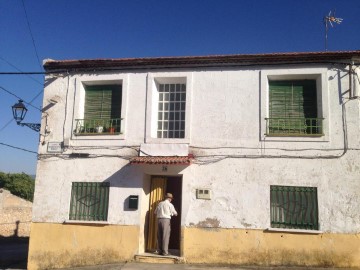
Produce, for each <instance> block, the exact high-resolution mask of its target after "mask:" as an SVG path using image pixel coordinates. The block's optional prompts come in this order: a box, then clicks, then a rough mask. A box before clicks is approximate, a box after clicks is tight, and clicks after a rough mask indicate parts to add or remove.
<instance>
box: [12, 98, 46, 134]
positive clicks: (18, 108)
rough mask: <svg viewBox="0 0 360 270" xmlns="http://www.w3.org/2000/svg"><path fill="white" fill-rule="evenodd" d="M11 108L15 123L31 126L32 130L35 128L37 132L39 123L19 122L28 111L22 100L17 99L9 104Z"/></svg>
mask: <svg viewBox="0 0 360 270" xmlns="http://www.w3.org/2000/svg"><path fill="white" fill-rule="evenodd" d="M11 108H12V112H13V116H14V119H15V121H16V123H17V124H18V125H20V126H22V127H23V126H26V127H29V128H31V129H32V130H35V131H37V132H39V131H40V126H41V125H40V124H36V123H21V121H22V120H24V118H25V115H26V113H27V111H28V109H27V108H26V107H25V105H24V103H23V100H21V99H19V102H18V103H16V104H15V105H13V106H11Z"/></svg>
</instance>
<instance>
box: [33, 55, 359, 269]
mask: <svg viewBox="0 0 360 270" xmlns="http://www.w3.org/2000/svg"><path fill="white" fill-rule="evenodd" d="M359 64H360V51H349V52H312V53H310V52H308V53H278V54H253V55H223V56H199V57H164V58H134V59H97V60H61V61H57V60H46V61H45V62H44V68H45V70H46V72H47V75H46V79H45V89H44V100H43V118H42V129H41V136H40V143H39V153H38V154H39V158H38V164H37V172H36V176H37V178H36V188H35V198H34V205H33V219H32V225H31V235H30V250H29V261H28V267H29V269H45V268H61V267H69V266H78V265H96V264H104V263H114V262H121V261H127V260H132V259H133V258H134V256H135V255H139V254H147V253H151V252H152V251H154V249H155V247H156V242H155V239H156V226H155V217H154V214H153V211H154V207H155V206H156V204H157V202H158V201H159V200H161V199H162V198H163V195H164V193H165V192H171V193H173V195H174V197H175V199H174V201H173V203H174V205H175V208H176V209H177V210H178V212H179V215H178V216H177V217H173V219H172V221H171V222H172V232H171V239H170V249H171V252H172V253H173V254H175V255H176V256H178V257H181V258H183V259H184V260H185V261H186V262H188V263H216V264H219V263H221V264H243V265H245V264H246V265H294V266H295V265H301V266H304V265H311V266H337V267H360V234H359V232H360V155H359V150H360V140H359V134H360V104H359V102H360V100H359V95H360V94H359V93H360V84H359V76H360V68H359Z"/></svg>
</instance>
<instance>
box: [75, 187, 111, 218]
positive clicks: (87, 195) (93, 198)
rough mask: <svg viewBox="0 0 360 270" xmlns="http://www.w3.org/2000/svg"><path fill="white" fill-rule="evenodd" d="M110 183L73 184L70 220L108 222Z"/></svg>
mask: <svg viewBox="0 0 360 270" xmlns="http://www.w3.org/2000/svg"><path fill="white" fill-rule="evenodd" d="M109 189H110V183H108V182H105V183H97V182H73V183H72V190H71V202H70V215H69V219H70V220H86V221H106V220H107V216H108V206H109Z"/></svg>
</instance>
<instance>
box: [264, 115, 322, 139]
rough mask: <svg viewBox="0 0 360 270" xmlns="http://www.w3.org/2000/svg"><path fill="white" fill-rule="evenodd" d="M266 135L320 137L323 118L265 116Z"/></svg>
mask: <svg viewBox="0 0 360 270" xmlns="http://www.w3.org/2000/svg"><path fill="white" fill-rule="evenodd" d="M265 120H266V134H265V135H267V136H274V137H275V136H276V137H320V136H324V133H323V120H324V118H265Z"/></svg>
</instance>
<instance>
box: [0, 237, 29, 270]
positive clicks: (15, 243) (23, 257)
mask: <svg viewBox="0 0 360 270" xmlns="http://www.w3.org/2000/svg"><path fill="white" fill-rule="evenodd" d="M28 248H29V239H28V238H0V269H26V261H27V255H28Z"/></svg>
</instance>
